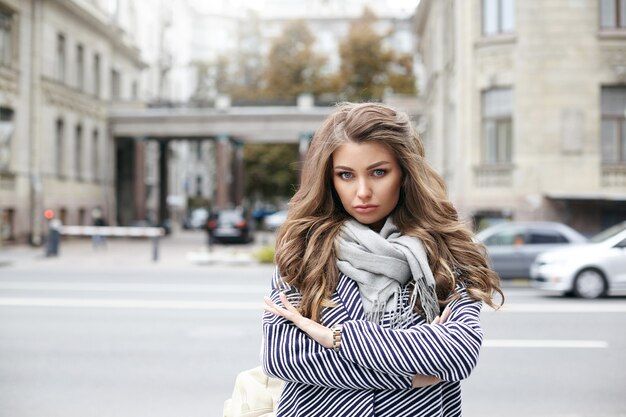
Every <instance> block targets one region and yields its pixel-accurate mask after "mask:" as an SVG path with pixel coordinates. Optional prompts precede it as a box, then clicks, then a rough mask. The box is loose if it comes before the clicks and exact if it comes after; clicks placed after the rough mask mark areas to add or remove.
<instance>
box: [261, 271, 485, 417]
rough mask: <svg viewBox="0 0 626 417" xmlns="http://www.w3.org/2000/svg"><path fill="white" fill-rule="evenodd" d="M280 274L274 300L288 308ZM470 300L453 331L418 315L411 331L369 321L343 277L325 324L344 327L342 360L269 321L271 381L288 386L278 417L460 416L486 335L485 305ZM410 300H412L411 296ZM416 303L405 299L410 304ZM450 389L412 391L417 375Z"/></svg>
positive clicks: (266, 357)
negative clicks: (464, 387)
mask: <svg viewBox="0 0 626 417" xmlns="http://www.w3.org/2000/svg"><path fill="white" fill-rule="evenodd" d="M277 282H278V275H277V273H275V274H274V279H273V283H274V285H273V290H272V293H271V296H270V298H271V299H272V301H273V302H274V303H277V304H280V300H279V298H278V294H279V289H277V285H276V283H277ZM457 290H458V291H459V292H460V293H461V294H462V297H461V298H459V299H457V300H455V301H454V302H452V303H451V304H450V307H451V310H452V313H451V315H450V317H449V318H448V320H447V321H446V323H444V324H438V325H427V324H426V323H425V322H424V320H423V319H422V318H421V317H420V316H419V315H417V314H415V315H414V317H413V322H412V323H410V324H408V325H407V327H406V328H405V329H391V328H389V323H388V322H386V321H385V320H383V323H382V324H380V325H377V324H374V323H372V322H369V321H366V320H365V316H364V313H363V307H362V304H361V299H360V295H359V290H358V286H357V284H356V282H355V281H353V280H352V279H350V278H349V277H347V276H346V275H344V274H341V275H340V279H339V283H338V286H337V290H336V291H335V293H334V294H333V302H334V303H335V305H336V307H334V308H327V309H324V311H323V312H322V324H324V325H325V326H332V325H334V324H337V323H343V330H342V337H341V346H340V349H339V351H338V352H335V351H334V350H333V349H327V348H324V347H323V346H322V345H320V344H319V343H317V342H315V341H314V340H313V339H311V338H309V337H308V336H307V335H306V334H305V333H304V332H302V331H301V330H300V329H298V328H297V327H296V326H295V325H293V324H292V323H291V322H289V321H286V320H285V319H284V318H283V317H280V316H275V315H273V314H270V313H267V312H266V313H265V314H264V316H263V350H262V362H263V369H264V371H265V373H267V374H268V375H270V376H274V377H277V378H280V379H283V380H285V381H287V383H286V385H285V387H284V389H283V392H282V395H281V397H280V400H279V402H278V411H277V417H351V416H354V417H367V416H377V417H405V416H407V417H408V416H416V417H418V416H419V417H430V416H446V417H447V416H460V415H461V389H460V382H459V381H460V380H462V379H464V378H467V377H468V376H469V374H470V373H471V371H472V369H473V368H474V366H475V365H476V362H477V361H478V355H479V352H480V347H481V344H482V337H483V332H482V329H481V327H480V322H479V313H480V309H481V306H482V303H481V302H476V301H473V300H471V299H470V298H469V297H468V296H467V293H466V292H465V290H464V289H463V288H462V287H459V288H457ZM405 295H406V294H405ZM407 298H408V297H406V296H405V297H403V300H404V302H405V306H406V301H407ZM416 374H422V375H435V376H437V377H439V378H440V379H442V380H443V381H444V382H441V383H439V384H435V385H431V386H428V387H424V388H417V389H412V388H411V379H412V377H413V375H416Z"/></svg>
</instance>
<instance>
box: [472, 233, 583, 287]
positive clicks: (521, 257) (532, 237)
mask: <svg viewBox="0 0 626 417" xmlns="http://www.w3.org/2000/svg"><path fill="white" fill-rule="evenodd" d="M476 238H477V239H478V240H479V241H481V242H482V243H484V244H485V246H486V247H487V254H488V255H489V261H490V263H491V267H492V269H493V270H494V271H496V272H497V273H498V275H500V278H530V266H531V265H532V263H533V262H534V260H535V258H536V257H537V255H539V254H540V253H542V252H545V251H547V250H550V249H556V248H560V247H563V246H567V245H570V244H573V243H584V242H586V241H587V239H586V238H585V237H584V236H583V235H581V234H580V233H578V232H577V231H576V230H574V229H572V228H571V227H569V226H567V225H565V224H562V223H558V222H506V223H500V224H497V225H495V226H492V227H489V228H487V229H485V230H483V231H481V232H480V233H478V234H477V235H476Z"/></svg>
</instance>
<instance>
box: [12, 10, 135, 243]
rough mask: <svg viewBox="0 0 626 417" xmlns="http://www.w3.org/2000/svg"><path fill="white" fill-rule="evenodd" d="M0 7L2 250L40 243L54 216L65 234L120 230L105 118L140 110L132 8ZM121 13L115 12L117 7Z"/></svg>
mask: <svg viewBox="0 0 626 417" xmlns="http://www.w3.org/2000/svg"><path fill="white" fill-rule="evenodd" d="M110 4H111V2H108V1H99V0H33V1H20V0H0V132H1V133H0V136H1V139H0V216H1V217H0V219H1V221H0V223H1V226H0V227H1V230H2V239H3V240H15V241H23V240H27V239H30V241H31V242H32V243H34V244H38V243H41V241H42V238H43V236H44V235H45V233H46V224H45V219H44V216H43V213H44V210H45V209H51V210H53V211H54V212H55V215H56V217H57V218H59V219H60V220H61V221H62V222H63V223H65V224H91V217H90V213H91V210H92V209H94V208H95V207H98V206H99V207H101V208H102V209H103V210H104V214H105V216H106V217H107V219H108V220H109V221H115V219H116V212H115V211H116V208H115V188H116V184H115V181H116V171H115V161H116V155H115V149H116V148H115V144H114V143H113V142H112V140H111V139H110V137H109V135H108V127H107V123H108V119H107V115H108V112H109V109H110V108H111V107H115V106H116V105H117V104H118V103H120V102H126V103H128V102H137V101H138V100H139V90H140V87H139V82H140V72H141V70H142V69H143V68H144V64H143V63H142V61H141V60H140V54H139V50H138V49H137V48H136V47H135V46H134V42H133V40H132V39H131V37H130V36H129V34H128V33H127V32H125V31H124V30H123V29H122V27H121V26H120V24H119V22H122V21H125V22H126V24H127V25H130V26H132V25H133V23H132V22H133V20H134V8H133V5H132V2H120V1H118V2H117V5H118V6H119V7H118V8H115V7H113V8H111V7H108V5H110ZM114 6H115V5H114Z"/></svg>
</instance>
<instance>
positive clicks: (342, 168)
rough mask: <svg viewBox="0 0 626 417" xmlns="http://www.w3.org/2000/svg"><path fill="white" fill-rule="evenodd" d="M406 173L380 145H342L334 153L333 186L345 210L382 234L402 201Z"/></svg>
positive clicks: (385, 148) (387, 150)
mask: <svg viewBox="0 0 626 417" xmlns="http://www.w3.org/2000/svg"><path fill="white" fill-rule="evenodd" d="M401 182H402V171H401V168H400V165H399V164H398V161H397V160H396V157H395V156H394V155H393V153H392V152H391V150H390V149H389V148H388V147H387V146H385V145H383V144H380V143H373V142H372V143H360V144H359V143H353V142H348V143H345V144H343V145H341V146H340V147H339V148H337V149H336V150H335V152H333V184H334V185H335V190H336V191H337V194H338V195H339V198H340V199H341V204H343V208H344V209H345V210H346V211H347V212H348V214H349V215H350V216H352V217H354V218H355V219H356V220H357V221H358V222H359V223H362V224H365V225H368V226H369V227H370V228H371V229H373V230H376V231H380V229H381V228H382V227H383V225H384V224H385V220H386V219H387V216H388V215H389V213H391V212H392V211H393V209H394V208H396V205H397V204H398V199H399V198H400V184H401Z"/></svg>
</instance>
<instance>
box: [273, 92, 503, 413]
mask: <svg viewBox="0 0 626 417" xmlns="http://www.w3.org/2000/svg"><path fill="white" fill-rule="evenodd" d="M275 261H276V272H275V273H274V277H273V280H272V291H271V294H270V296H269V297H266V298H265V313H264V315H263V350H262V366H263V369H264V371H265V373H266V374H267V375H269V376H271V377H276V378H279V379H282V380H284V381H286V383H285V386H284V388H283V390H282V393H281V396H280V399H279V401H278V406H277V410H276V415H277V416H290V417H294V416H302V417H305V416H306V417H315V416H333V417H345V416H355V417H356V416H358V417H364V416H378V417H383V416H388V417H397V416H420V417H426V416H460V415H461V391H460V381H461V380H462V379H464V378H467V377H468V376H469V375H470V373H471V372H472V370H473V368H474V367H475V365H476V363H477V360H478V355H479V352H480V348H481V344H482V338H483V331H482V329H481V326H480V322H479V313H480V310H481V306H482V304H483V303H486V304H488V305H490V306H492V307H497V305H496V302H495V300H494V296H495V295H496V294H499V295H500V297H501V301H500V303H499V304H500V305H501V304H502V302H503V300H504V296H503V294H502V291H501V289H500V284H499V279H498V276H497V275H496V274H495V273H494V272H493V271H492V270H491V269H490V268H489V266H488V263H487V260H486V258H485V252H484V250H483V247H482V246H481V245H480V244H479V243H477V242H476V241H475V240H474V239H473V234H472V233H471V232H470V230H469V229H467V228H466V227H465V226H464V225H463V224H461V222H460V221H459V220H458V215H457V212H456V210H455V208H454V207H453V205H452V204H451V202H450V201H449V200H448V197H447V195H446V190H445V185H444V181H443V179H442V177H441V176H440V175H439V174H437V173H436V172H435V170H434V169H433V168H432V167H430V165H429V164H428V163H427V161H426V159H425V155H424V146H423V144H422V142H421V141H420V139H419V137H418V136H417V134H416V133H415V132H414V130H413V128H412V126H411V123H410V121H409V118H408V116H407V115H406V114H404V113H402V112H398V111H396V110H394V109H393V108H391V107H388V106H386V105H383V104H376V103H363V104H354V103H344V104H340V105H338V107H337V109H336V111H335V112H334V113H333V114H331V115H330V116H329V117H328V118H327V119H326V121H325V122H324V123H323V125H322V126H321V127H320V129H319V130H318V131H317V132H316V134H315V135H314V137H313V140H312V142H311V145H310V149H309V150H308V153H307V156H306V159H305V162H304V167H303V172H302V181H301V185H300V188H299V190H298V191H297V193H296V194H295V195H294V197H293V198H292V199H291V201H290V205H289V214H288V218H287V220H286V222H285V224H284V225H283V226H282V227H281V229H280V231H279V233H278V235H277V242H276V255H275Z"/></svg>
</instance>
